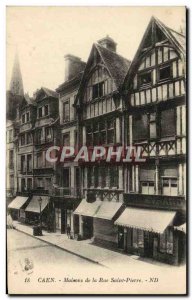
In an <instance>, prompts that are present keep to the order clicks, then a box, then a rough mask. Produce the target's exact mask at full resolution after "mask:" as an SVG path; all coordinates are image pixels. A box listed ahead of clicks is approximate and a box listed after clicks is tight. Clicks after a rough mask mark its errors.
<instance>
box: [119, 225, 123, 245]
mask: <svg viewBox="0 0 192 300" xmlns="http://www.w3.org/2000/svg"><path fill="white" fill-rule="evenodd" d="M118 248H119V249H124V228H123V227H120V226H119V227H118Z"/></svg>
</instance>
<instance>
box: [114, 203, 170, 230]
mask: <svg viewBox="0 0 192 300" xmlns="http://www.w3.org/2000/svg"><path fill="white" fill-rule="evenodd" d="M175 215H176V212H174V211H173V212H172V211H162V210H153V209H144V208H132V207H130V208H126V209H125V210H124V211H123V213H122V214H121V216H120V217H119V218H118V219H117V220H116V222H115V224H116V225H119V226H125V227H132V228H138V229H142V230H147V231H153V232H157V233H163V232H164V230H165V229H166V228H167V226H169V225H172V223H173V219H174V217H175Z"/></svg>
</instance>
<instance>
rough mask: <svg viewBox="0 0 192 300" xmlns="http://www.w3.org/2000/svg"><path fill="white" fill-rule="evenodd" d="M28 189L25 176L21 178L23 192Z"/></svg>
mask: <svg viewBox="0 0 192 300" xmlns="http://www.w3.org/2000/svg"><path fill="white" fill-rule="evenodd" d="M25 191H26V186H25V178H21V192H25Z"/></svg>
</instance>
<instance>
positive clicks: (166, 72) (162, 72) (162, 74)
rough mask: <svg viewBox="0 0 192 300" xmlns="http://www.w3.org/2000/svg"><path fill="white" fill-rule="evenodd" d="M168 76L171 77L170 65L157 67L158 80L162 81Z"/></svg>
mask: <svg viewBox="0 0 192 300" xmlns="http://www.w3.org/2000/svg"><path fill="white" fill-rule="evenodd" d="M169 78H171V66H170V65H167V66H163V67H161V68H159V80H160V81H161V80H162V81H163V80H167V79H169Z"/></svg>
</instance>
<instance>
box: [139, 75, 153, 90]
mask: <svg viewBox="0 0 192 300" xmlns="http://www.w3.org/2000/svg"><path fill="white" fill-rule="evenodd" d="M138 78H139V84H140V87H145V86H149V85H151V83H152V73H151V71H148V72H144V73H141V74H139V76H138Z"/></svg>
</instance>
